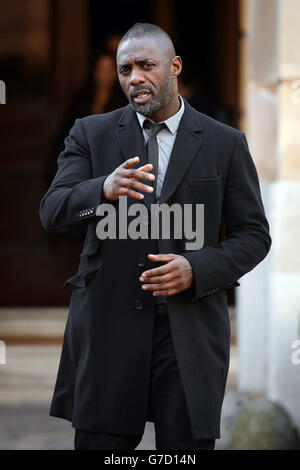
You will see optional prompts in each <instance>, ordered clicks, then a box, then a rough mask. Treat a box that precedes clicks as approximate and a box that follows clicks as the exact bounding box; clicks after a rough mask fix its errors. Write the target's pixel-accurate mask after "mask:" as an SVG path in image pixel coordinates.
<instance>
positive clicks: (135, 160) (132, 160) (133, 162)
mask: <svg viewBox="0 0 300 470" xmlns="http://www.w3.org/2000/svg"><path fill="white" fill-rule="evenodd" d="M139 161H140V157H133V158H129V159H128V160H126V162H124V163H123V164H122V165H121V166H122V167H123V168H132V167H134V165H136V164H137V163H138V162H139Z"/></svg>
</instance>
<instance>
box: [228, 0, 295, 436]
mask: <svg viewBox="0 0 300 470" xmlns="http://www.w3.org/2000/svg"><path fill="white" fill-rule="evenodd" d="M241 5H242V9H241V14H242V20H241V29H242V35H241V44H240V51H241V67H242V70H241V72H242V73H241V127H242V129H243V130H244V131H245V132H246V135H247V138H248V142H249V147H250V150H251V153H252V155H253V158H254V160H255V163H256V166H257V169H258V173H259V177H260V182H261V189H262V194H263V201H264V205H265V209H266V214H267V218H268V220H269V222H270V228H271V237H272V248H271V251H270V253H269V255H268V256H267V258H266V259H265V260H264V261H263V262H262V263H261V264H260V265H259V266H258V267H257V268H255V269H254V271H252V272H251V273H248V274H247V275H246V276H244V277H243V279H242V280H241V286H240V287H239V288H238V289H237V291H238V292H237V323H238V345H239V381H238V384H239V388H240V389H241V390H243V391H248V392H261V393H265V394H266V395H267V396H268V397H269V398H271V399H274V400H276V401H278V402H280V403H281V404H283V405H284V406H285V408H286V409H287V411H289V412H290V414H291V415H292V418H293V419H294V422H295V423H296V424H297V425H298V426H299V427H300V364H299V365H296V364H293V362H292V360H291V356H292V353H293V349H292V343H293V342H294V341H295V340H297V339H300V247H299V244H298V243H297V242H298V240H299V238H300V53H299V45H300V0H264V1H261V0H245V1H243V2H241Z"/></svg>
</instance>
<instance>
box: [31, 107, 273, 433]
mask: <svg viewBox="0 0 300 470" xmlns="http://www.w3.org/2000/svg"><path fill="white" fill-rule="evenodd" d="M135 155H139V157H140V165H142V164H145V163H146V162H147V161H146V154H145V147H144V140H143V135H142V131H141V128H140V125H139V123H138V120H137V116H136V114H135V112H134V111H133V109H132V108H131V106H130V105H127V106H125V107H123V108H120V109H117V110H115V111H113V112H110V113H105V114H102V115H96V116H89V117H86V118H83V119H78V120H76V122H75V124H74V126H73V128H72V129H71V131H70V134H69V136H68V137H67V139H66V141H65V150H64V151H63V152H62V153H61V154H60V156H59V159H58V171H57V174H56V176H55V178H54V180H53V182H52V184H51V187H50V188H49V190H48V191H47V193H46V194H45V196H44V197H43V199H42V201H41V206H40V215H41V220H42V223H43V225H44V227H45V228H46V229H47V230H49V231H51V232H65V231H69V230H75V229H76V228H78V227H81V226H86V227H87V234H86V239H85V244H84V247H83V251H82V253H81V259H80V264H79V268H78V271H77V273H76V274H75V275H74V276H72V277H71V278H70V279H69V280H68V281H67V283H66V284H67V285H68V284H70V285H71V286H72V289H73V290H72V297H71V302H70V312H69V316H68V321H67V325H66V330H65V335H64V341H63V348H62V354H61V360H60V365H59V371H58V375H57V382H56V386H55V391H54V396H53V401H52V405H51V410H50V414H51V415H53V416H59V417H63V418H66V419H68V420H70V421H72V424H73V426H74V427H77V428H80V429H84V430H88V431H95V432H106V433H119V434H139V433H143V430H144V424H145V420H147V419H148V420H151V416H148V415H147V404H148V391H149V380H150V363H151V344H152V334H153V319H154V308H153V307H154V297H153V296H152V294H151V292H147V291H146V292H145V291H143V290H142V289H141V283H140V281H139V277H140V274H141V273H142V272H143V271H144V270H145V269H149V268H151V267H153V263H151V262H150V261H149V260H148V258H147V254H148V253H155V252H157V251H158V252H160V253H179V254H182V255H183V256H185V257H186V258H187V259H188V260H189V261H190V263H191V265H192V268H193V273H194V284H193V286H192V287H191V288H190V289H188V290H187V291H184V292H181V293H179V294H177V295H174V296H170V297H167V302H168V309H169V317H170V325H171V331H172V337H173V342H174V348H175V351H176V357H177V362H178V367H179V371H180V375H181V379H182V384H183V388H184V392H185V397H186V401H187V405H188V409H189V413H190V419H191V426H192V432H193V436H194V438H198V439H201V438H207V439H208V438H217V437H219V435H220V414H221V406H222V401H223V397H224V390H225V384H226V379H227V374H228V365H229V348H230V323H229V317H228V309H227V296H226V290H225V289H226V288H228V286H230V285H234V283H236V282H237V280H238V279H239V278H240V277H241V276H243V275H244V274H245V273H247V272H248V271H250V270H251V269H253V268H254V267H255V266H256V265H257V264H258V263H259V262H260V261H261V260H262V259H263V258H264V257H265V256H266V254H267V253H268V251H269V249H270V245H271V239H270V236H269V227H268V222H267V220H266V217H265V213H264V208H263V204H262V200H261V194H260V188H259V181H258V177H257V172H256V169H255V165H254V163H253V160H252V158H251V155H250V153H249V149H248V146H247V142H246V138H245V135H244V134H243V133H241V132H239V131H238V130H236V129H233V128H231V127H229V126H226V125H224V124H221V123H219V122H217V121H215V120H213V119H212V118H209V117H207V116H205V115H204V114H201V113H199V112H197V111H196V110H194V109H193V108H192V107H191V106H190V105H189V104H188V103H187V102H186V101H185V111H184V114H183V116H182V119H181V122H180V126H179V129H178V132H177V135H176V140H175V143H174V147H173V151H172V154H171V157H170V161H169V165H168V168H167V172H166V175H165V180H164V185H163V188H162V193H161V198H160V203H161V204H162V203H168V204H169V205H172V204H173V203H178V204H180V205H181V206H183V204H192V207H193V208H195V206H196V204H204V208H205V209H204V245H203V247H202V248H201V249H199V250H192V251H190V250H186V245H185V243H186V242H187V241H189V240H186V239H185V237H184V235H183V238H182V239H174V238H172V237H171V238H170V239H160V240H158V243H156V241H155V240H151V239H137V240H132V239H129V238H128V239H106V240H100V239H99V238H98V237H97V235H96V226H97V223H98V221H99V217H97V215H96V210H97V207H98V205H99V204H100V203H101V202H104V201H102V199H101V194H102V185H103V182H104V180H105V178H106V177H107V176H108V175H109V174H110V173H111V172H112V171H113V170H115V168H116V167H117V166H119V165H120V164H121V163H122V162H124V160H126V159H128V158H131V157H133V156H135ZM127 202H128V206H130V205H131V204H133V203H136V202H137V200H135V199H132V198H128V201H127ZM148 203H149V201H147V197H145V201H144V204H145V205H146V206H148ZM118 206H119V202H118V201H117V203H115V207H116V210H117V211H118ZM148 209H149V206H148ZM129 219H130V218H129ZM144 222H145V223H146V224H147V223H149V217H148V219H147V220H145V221H144ZM222 222H223V230H221V226H222ZM150 224H151V221H150ZM224 228H225V232H226V236H224ZM221 231H223V237H220V233H221Z"/></svg>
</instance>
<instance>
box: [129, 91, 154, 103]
mask: <svg viewBox="0 0 300 470" xmlns="http://www.w3.org/2000/svg"><path fill="white" fill-rule="evenodd" d="M150 98H151V92H150V91H149V90H139V91H136V92H135V93H134V94H133V101H134V102H135V103H138V104H142V103H146V102H147V101H149V100H150Z"/></svg>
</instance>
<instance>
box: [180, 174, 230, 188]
mask: <svg viewBox="0 0 300 470" xmlns="http://www.w3.org/2000/svg"><path fill="white" fill-rule="evenodd" d="M221 178H222V175H215V176H197V177H194V178H189V179H188V180H187V181H188V184H189V185H190V186H191V187H195V188H197V187H200V186H206V185H210V184H212V183H218V182H219V181H220V180H221Z"/></svg>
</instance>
